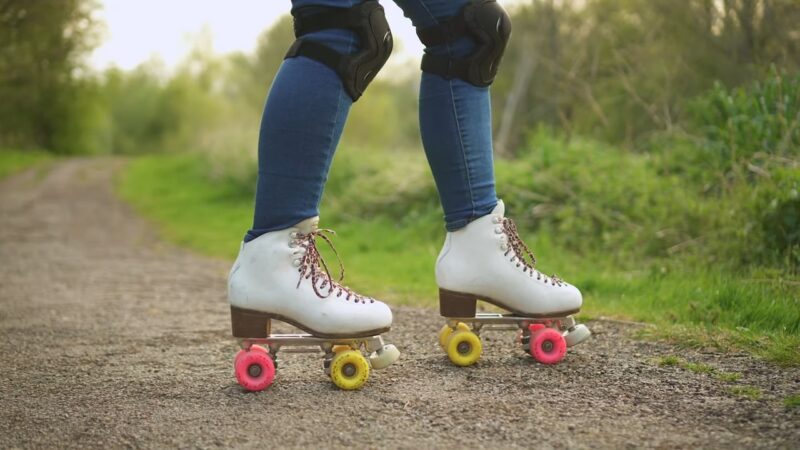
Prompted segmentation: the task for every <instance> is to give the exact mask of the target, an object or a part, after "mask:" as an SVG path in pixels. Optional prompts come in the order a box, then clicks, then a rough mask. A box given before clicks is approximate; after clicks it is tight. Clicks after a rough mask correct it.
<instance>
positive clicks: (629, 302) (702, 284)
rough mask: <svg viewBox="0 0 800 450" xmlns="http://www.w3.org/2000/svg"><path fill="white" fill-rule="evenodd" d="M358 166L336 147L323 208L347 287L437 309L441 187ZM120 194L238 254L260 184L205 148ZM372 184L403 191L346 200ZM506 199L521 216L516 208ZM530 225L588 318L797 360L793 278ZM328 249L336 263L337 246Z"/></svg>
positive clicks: (208, 249)
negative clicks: (380, 203)
mask: <svg viewBox="0 0 800 450" xmlns="http://www.w3.org/2000/svg"><path fill="white" fill-rule="evenodd" d="M357 163H358V161H355V160H352V159H351V160H347V159H344V160H342V159H341V158H339V157H338V156H337V161H336V162H335V163H334V172H333V174H332V179H331V180H330V182H329V184H328V186H327V188H326V189H327V191H326V198H325V200H324V201H323V211H322V217H323V223H322V225H323V226H324V227H326V228H333V229H335V230H336V231H337V234H338V236H336V237H335V238H334V243H335V245H336V247H337V250H338V252H339V253H340V254H341V255H342V256H343V259H344V262H345V265H346V268H347V279H346V282H347V284H348V285H350V286H352V287H354V288H355V289H357V290H361V291H363V292H367V293H369V294H370V295H373V296H376V297H379V298H383V299H386V300H387V301H389V302H390V303H392V304H411V305H422V306H434V305H435V304H436V284H435V279H434V274H433V267H434V263H435V260H436V256H437V254H438V251H439V248H440V245H441V242H442V240H443V237H444V232H443V227H442V225H441V223H440V214H441V213H440V212H439V211H438V210H436V208H435V196H434V197H433V199H432V200H431V201H429V203H431V204H433V205H434V207H432V208H429V209H424V208H417V207H416V206H415V207H414V208H404V203H403V202H404V201H406V199H405V198H404V197H402V195H400V194H395V193H394V191H391V190H390V189H387V188H386V186H381V185H380V183H381V177H380V176H379V175H380V174H378V175H376V174H375V173H374V172H370V173H369V174H368V175H365V177H372V178H370V182H371V183H373V184H376V185H378V187H375V188H374V189H370V188H369V187H368V186H360V187H358V189H355V188H353V187H352V186H349V187H345V181H344V180H343V177H344V175H342V174H345V175H347V174H348V173H349V172H348V170H349V171H350V172H352V171H353V170H355V169H353V168H352V166H355V165H356V164H357ZM376 167H379V166H376ZM414 167H416V166H414ZM376 170H377V169H376ZM506 170H511V169H504V167H503V164H500V165H499V166H498V177H499V178H503V177H504V176H507V174H506V173H505V171H506ZM404 173H405V175H404V176H406V177H409V178H413V177H415V176H416V175H415V174H414V173H411V172H407V171H404ZM409 173H410V174H409ZM504 174H505V175H504ZM387 176H388V175H387ZM399 182H402V180H401V181H398V183H399ZM348 189H349V190H348ZM425 189H430V188H429V187H426V188H425ZM118 192H119V194H120V196H121V197H122V198H123V199H125V200H127V201H129V202H130V203H132V204H133V205H134V206H135V208H136V209H137V210H138V211H139V212H140V213H142V214H143V215H144V216H145V217H148V218H150V219H151V220H153V221H154V222H155V223H156V224H157V225H158V227H159V229H160V230H161V232H162V234H163V236H164V237H165V238H166V239H168V240H170V241H173V242H175V243H177V244H179V245H183V246H186V247H189V248H192V249H194V250H196V251H199V252H200V253H203V254H206V255H210V256H215V257H220V258H226V259H231V260H232V259H233V258H234V257H235V255H236V253H237V251H238V246H239V242H240V241H241V239H242V237H243V235H244V233H245V232H246V230H247V228H248V227H249V226H250V224H251V220H252V205H253V199H252V193H251V192H249V191H247V190H246V189H243V188H242V187H240V186H239V185H238V184H236V183H231V182H229V181H226V180H224V179H218V180H216V181H213V180H211V181H210V179H209V177H208V167H207V165H206V163H205V161H204V160H202V159H201V158H200V157H197V156H191V155H154V156H146V157H140V158H138V159H135V160H133V161H131V163H130V165H129V166H128V168H127V170H126V171H125V172H124V173H123V174H122V176H121V177H120V179H119V180H118ZM376 192H379V193H381V194H380V195H382V196H391V195H396V197H392V202H391V203H387V206H386V208H385V210H386V211H387V212H383V211H384V210H383V209H382V208H380V207H376V208H375V210H374V211H369V210H364V209H363V207H362V209H360V210H356V211H355V212H354V213H353V215H348V210H347V209H346V208H344V207H343V206H342V205H343V204H345V203H347V202H350V203H359V197H368V196H369V195H373V196H376V195H377V194H376ZM426 192H427V191H424V192H422V193H421V194H420V193H418V192H415V193H412V194H413V195H422V196H424V195H428V194H426ZM433 195H435V194H433ZM425 198H428V197H425ZM362 200H363V199H362ZM425 201H428V200H425ZM361 203H362V204H363V203H365V202H364V201H362V202H361ZM419 203H420V202H416V203H414V205H418V204H419ZM507 206H508V208H509V209H510V211H511V212H510V215H511V216H513V215H514V206H515V205H514V204H511V203H509V204H508V205H507ZM522 234H523V238H524V239H525V240H526V242H527V243H529V244H530V246H531V247H532V248H533V249H534V250H535V252H536V255H537V258H538V260H539V261H541V264H540V265H539V267H541V268H542V269H543V270H544V271H545V272H549V273H552V272H557V273H558V274H559V275H560V276H562V277H563V278H564V279H566V280H569V281H570V282H572V283H574V284H575V285H577V286H579V287H580V288H581V290H582V291H583V293H584V298H585V308H584V312H583V314H584V315H585V316H586V317H599V316H610V317H616V318H622V319H628V320H637V321H644V322H649V323H652V324H655V325H656V327H653V328H649V329H647V330H645V331H644V332H643V335H644V336H646V337H653V338H657V339H666V340H669V341H673V342H675V343H676V344H679V345H685V346H691V347H714V348H718V349H721V350H742V349H744V350H747V351H749V352H751V353H753V354H756V355H760V356H762V357H765V358H767V359H769V360H771V361H775V362H777V363H778V364H780V365H785V366H797V365H800V295H798V292H799V291H800V290H799V289H798V288H797V284H796V281H794V280H788V281H784V280H782V279H780V277H779V275H776V274H773V273H761V272H755V271H753V272H745V273H728V272H725V271H724V270H723V269H715V268H713V267H697V266H684V265H683V264H681V261H679V260H668V261H660V260H642V259H641V258H638V259H636V258H634V257H633V256H631V257H630V258H628V257H627V256H629V255H628V254H627V253H620V254H616V255H608V254H603V253H599V252H597V253H584V254H578V253H576V252H575V251H569V250H565V248H564V247H562V246H560V244H558V243H556V242H554V241H553V240H551V239H550V236H551V235H552V234H553V233H548V231H547V229H544V228H540V229H539V230H538V232H536V233H534V232H532V231H531V230H527V231H526V230H523V231H522ZM322 252H323V254H324V255H325V256H326V259H327V260H328V261H329V262H331V265H332V266H335V263H334V261H335V258H333V257H332V256H331V254H330V252H329V251H328V250H327V249H325V248H323V249H322ZM556 269H557V270H556ZM696 369H697V370H703V369H702V368H701V367H697V368H696ZM689 370H691V369H689Z"/></svg>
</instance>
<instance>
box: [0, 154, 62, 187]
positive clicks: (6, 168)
mask: <svg viewBox="0 0 800 450" xmlns="http://www.w3.org/2000/svg"><path fill="white" fill-rule="evenodd" d="M52 159H53V157H52V155H50V154H49V153H45V152H41V151H22V150H11V149H2V150H0V180H2V179H4V178H6V177H8V176H10V175H13V174H15V173H17V172H21V171H23V170H25V169H27V168H29V167H33V166H35V165H38V164H42V163H44V162H47V161H50V160H52Z"/></svg>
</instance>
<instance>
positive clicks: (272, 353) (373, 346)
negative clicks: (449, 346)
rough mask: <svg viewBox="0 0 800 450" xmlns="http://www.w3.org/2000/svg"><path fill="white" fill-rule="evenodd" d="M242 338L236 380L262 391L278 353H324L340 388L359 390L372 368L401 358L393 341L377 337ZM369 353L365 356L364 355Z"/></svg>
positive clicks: (271, 378) (272, 374)
mask: <svg viewBox="0 0 800 450" xmlns="http://www.w3.org/2000/svg"><path fill="white" fill-rule="evenodd" d="M267 330H268V331H267V335H266V337H264V338H247V339H243V340H242V341H241V346H242V349H241V350H239V352H238V353H237V354H236V358H235V359H234V362H233V367H234V373H235V375H236V381H238V382H239V385H240V386H242V387H243V388H244V389H246V390H248V391H262V390H264V389H266V388H268V387H269V386H270V385H271V384H272V382H273V381H274V379H275V371H276V370H277V359H276V358H277V356H278V353H279V352H283V353H319V352H320V351H321V352H322V353H323V354H324V358H323V364H322V367H323V370H324V371H325V374H326V375H328V376H329V377H330V379H331V381H333V384H335V385H336V386H337V387H339V388H340V389H344V390H354V389H359V388H361V387H362V386H364V384H365V383H366V382H367V379H368V378H369V373H370V369H374V370H379V369H383V368H385V367H388V366H389V365H391V364H392V363H394V362H395V361H397V359H398V358H399V357H400V352H399V351H398V350H397V348H396V347H395V346H394V345H392V344H385V343H384V342H383V338H382V337H381V336H380V335H378V336H367V337H353V338H325V337H319V336H314V335H311V334H272V333H270V332H269V325H268V327H267ZM365 354H366V355H367V356H366V357H365V356H364V355H365Z"/></svg>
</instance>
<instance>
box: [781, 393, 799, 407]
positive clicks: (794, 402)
mask: <svg viewBox="0 0 800 450" xmlns="http://www.w3.org/2000/svg"><path fill="white" fill-rule="evenodd" d="M783 406H785V407H786V408H788V409H794V408H800V394H797V395H790V396H788V397H786V398H784V399H783Z"/></svg>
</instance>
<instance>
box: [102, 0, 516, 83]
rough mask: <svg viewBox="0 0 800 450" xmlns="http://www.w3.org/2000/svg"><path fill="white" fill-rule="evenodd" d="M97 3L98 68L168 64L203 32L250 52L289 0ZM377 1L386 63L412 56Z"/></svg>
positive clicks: (504, 0)
mask: <svg viewBox="0 0 800 450" xmlns="http://www.w3.org/2000/svg"><path fill="white" fill-rule="evenodd" d="M519 1H520V0H500V3H501V4H503V5H510V4H512V3H519ZM100 4H101V7H102V9H101V10H100V11H98V13H97V17H98V19H99V20H101V21H102V22H104V23H105V32H104V36H103V37H104V39H103V41H102V44H101V45H100V46H99V47H98V48H97V49H96V50H95V51H94V52H93V53H92V55H91V57H90V59H89V63H90V65H91V66H92V67H94V68H95V69H98V70H103V69H106V68H108V67H111V66H116V67H118V68H120V69H124V70H128V69H133V68H135V67H136V66H137V65H139V64H141V63H142V62H145V61H147V60H149V59H151V58H154V57H157V58H158V59H160V60H162V61H163V62H164V64H165V65H166V67H167V68H168V69H172V68H174V67H175V66H177V64H178V63H179V62H180V61H181V60H182V59H183V58H184V57H185V56H186V55H187V54H188V52H189V50H190V49H191V48H192V42H194V41H195V40H197V38H198V37H199V36H201V35H202V34H203V33H208V34H210V36H211V39H212V48H213V50H214V52H215V53H220V54H221V53H229V52H233V51H244V52H252V51H253V50H255V47H256V42H257V38H258V36H259V35H260V34H261V33H262V32H263V31H264V30H266V29H268V28H269V27H271V26H272V25H273V24H274V23H275V21H276V20H278V19H279V18H280V17H282V16H283V15H285V14H288V13H289V10H290V9H291V2H290V1H289V0H227V1H222V0H166V1H165V0H136V1H131V0H102V1H101V2H100ZM381 4H382V5H383V7H384V8H385V10H386V16H387V20H388V21H389V24H390V26H391V28H392V33H393V34H394V37H395V40H396V41H398V42H399V44H400V45H399V46H398V47H399V48H398V49H396V50H395V53H394V54H393V56H392V58H391V60H390V62H389V64H394V65H405V64H408V63H410V62H415V61H417V60H418V58H419V55H420V54H421V53H422V45H421V44H420V43H419V41H418V40H417V37H416V34H415V32H414V28H413V27H412V26H411V22H410V21H409V20H408V19H406V18H405V17H404V16H403V13H402V11H400V9H399V8H398V7H397V6H396V5H395V4H394V3H393V2H391V1H386V0H385V1H383V2H381ZM223 5H224V6H223Z"/></svg>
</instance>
